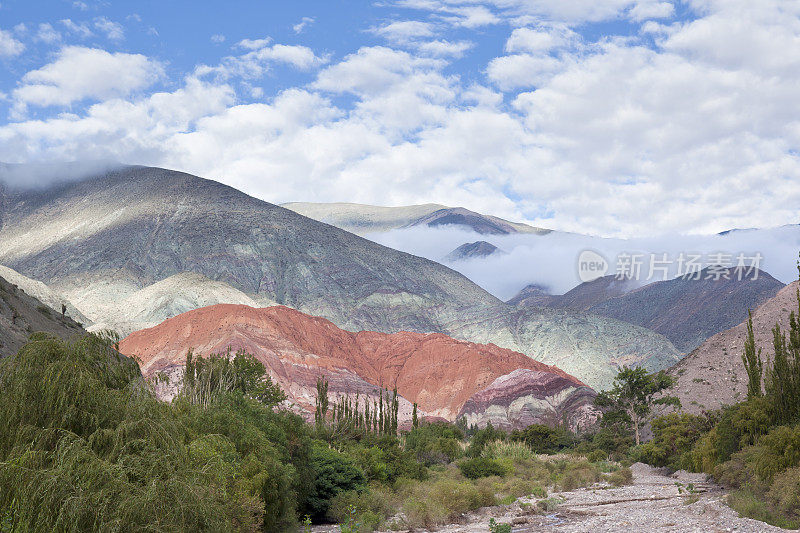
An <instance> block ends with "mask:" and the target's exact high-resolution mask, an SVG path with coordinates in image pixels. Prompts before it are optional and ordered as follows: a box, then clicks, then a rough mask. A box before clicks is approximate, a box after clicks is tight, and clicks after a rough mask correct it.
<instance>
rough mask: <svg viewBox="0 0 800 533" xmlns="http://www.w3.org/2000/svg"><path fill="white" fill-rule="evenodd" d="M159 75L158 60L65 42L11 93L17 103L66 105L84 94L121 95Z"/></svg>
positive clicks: (151, 82) (161, 74)
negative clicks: (64, 44) (42, 65)
mask: <svg viewBox="0 0 800 533" xmlns="http://www.w3.org/2000/svg"><path fill="white" fill-rule="evenodd" d="M163 75H164V70H163V66H162V65H161V64H160V63H159V62H157V61H153V60H151V59H149V58H147V57H146V56H143V55H141V54H124V53H115V54H111V53H109V52H106V51H105V50H100V49H97V48H85V47H81V46H67V47H64V48H62V49H61V51H60V52H59V54H58V57H57V58H56V60H55V61H53V62H52V63H49V64H47V65H45V66H44V67H42V68H40V69H38V70H33V71H30V72H28V73H27V74H25V76H23V77H22V82H21V84H20V86H19V87H17V88H16V89H15V90H14V93H13V96H14V100H15V102H16V103H17V104H19V105H21V106H25V105H36V106H49V105H68V104H70V103H72V102H76V101H80V100H84V99H87V98H92V99H105V98H113V97H118V96H125V95H128V94H130V93H132V92H134V91H136V90H139V89H144V88H146V87H149V86H150V85H152V84H153V83H155V82H156V81H157V80H158V79H159V78H161V77H162V76H163Z"/></svg>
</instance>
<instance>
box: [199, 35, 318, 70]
mask: <svg viewBox="0 0 800 533" xmlns="http://www.w3.org/2000/svg"><path fill="white" fill-rule="evenodd" d="M271 41H272V40H271V39H269V38H266V39H256V40H251V39H245V40H243V41H240V42H239V43H238V44H237V46H239V47H240V48H244V49H246V50H249V52H246V53H244V54H242V55H238V56H228V57H224V58H223V59H222V61H221V62H220V64H219V65H216V66H208V65H201V66H199V67H197V68H196V69H195V73H196V74H197V75H198V76H205V75H209V74H213V75H216V76H218V77H220V78H221V79H225V80H227V79H229V78H231V77H241V78H244V79H250V80H252V79H255V78H260V77H261V76H263V75H264V74H265V73H266V72H267V71H268V70H269V69H270V67H271V65H272V64H274V63H283V64H285V65H289V66H292V67H294V68H295V69H297V70H303V71H307V70H311V69H313V68H315V67H318V66H320V65H323V64H325V63H326V62H327V58H326V57H319V56H317V55H316V54H314V51H313V50H311V48H308V47H307V46H298V45H285V44H274V45H270V44H269V43H270V42H271Z"/></svg>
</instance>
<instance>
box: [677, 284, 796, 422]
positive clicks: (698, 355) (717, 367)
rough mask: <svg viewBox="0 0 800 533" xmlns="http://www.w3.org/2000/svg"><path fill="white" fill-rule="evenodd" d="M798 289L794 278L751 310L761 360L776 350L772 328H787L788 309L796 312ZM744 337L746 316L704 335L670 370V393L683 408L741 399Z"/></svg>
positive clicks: (714, 405)
mask: <svg viewBox="0 0 800 533" xmlns="http://www.w3.org/2000/svg"><path fill="white" fill-rule="evenodd" d="M797 289H798V282H796V281H795V282H793V283H791V284H789V285H787V286H785V287H784V288H782V289H781V290H780V291H779V292H778V293H777V294H776V295H775V296H774V297H773V298H771V299H769V300H767V301H766V302H764V303H762V304H761V305H760V306H759V307H758V308H757V309H755V310H754V311H753V334H754V336H755V340H756V346H757V348H760V349H761V350H762V354H761V358H762V360H764V361H766V360H767V359H771V358H772V357H773V356H774V354H775V350H774V349H773V345H772V340H773V336H772V328H774V327H775V324H776V323H777V324H780V325H781V328H782V329H783V330H784V331H787V330H788V327H789V313H790V312H791V311H794V312H795V314H797V313H798V303H797ZM746 339H747V321H746V319H745V320H743V321H742V323H741V324H738V325H736V326H734V327H733V328H730V329H728V330H725V331H722V332H721V333H717V334H716V335H714V336H713V337H711V338H709V339H707V340H706V341H705V342H703V344H701V345H700V346H699V347H698V348H697V349H695V350H694V351H693V352H692V353H690V354H689V355H687V356H686V357H685V358H684V359H683V360H681V361H680V362H679V363H678V364H676V365H675V366H674V367H672V368H671V369H670V370H669V372H670V373H671V374H672V375H674V376H675V377H676V378H677V383H676V385H675V387H674V388H673V389H672V390H671V391H670V394H674V395H675V396H677V397H678V398H679V399H680V400H681V404H682V405H683V408H684V409H685V410H687V411H689V412H692V413H698V412H700V411H702V410H704V409H717V408H719V407H720V406H722V405H726V404H727V405H731V404H733V403H735V402H738V401H742V400H744V399H745V396H746V395H747V373H746V372H745V370H744V365H743V364H742V352H743V351H744V342H745V340H746Z"/></svg>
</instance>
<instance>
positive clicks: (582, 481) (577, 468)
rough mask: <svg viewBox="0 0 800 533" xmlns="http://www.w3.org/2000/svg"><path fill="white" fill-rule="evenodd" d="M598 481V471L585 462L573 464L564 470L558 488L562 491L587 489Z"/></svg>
mask: <svg viewBox="0 0 800 533" xmlns="http://www.w3.org/2000/svg"><path fill="white" fill-rule="evenodd" d="M599 480H600V471H599V470H598V469H597V468H596V467H595V466H594V465H592V464H591V463H588V462H586V461H582V462H578V463H573V464H570V465H568V466H567V468H566V469H565V470H564V473H563V477H562V478H561V482H560V483H559V486H560V488H561V490H562V491H571V490H575V489H577V488H580V487H588V486H590V485H593V484H594V483H597V482H598V481H599Z"/></svg>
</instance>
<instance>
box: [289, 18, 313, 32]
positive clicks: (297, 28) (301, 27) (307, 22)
mask: <svg viewBox="0 0 800 533" xmlns="http://www.w3.org/2000/svg"><path fill="white" fill-rule="evenodd" d="M314 22H315V20H314V19H313V18H312V17H303V18H302V19H301V20H300V22H298V23H297V24H295V25H293V26H292V30H293V31H294V32H295V33H297V34H300V33H303V32H304V31H305V29H306V28H308V27H309V26H311V25H312V24H314Z"/></svg>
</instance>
